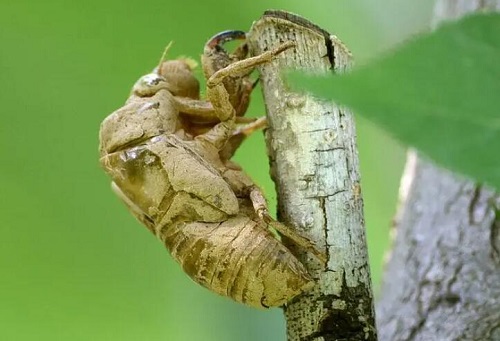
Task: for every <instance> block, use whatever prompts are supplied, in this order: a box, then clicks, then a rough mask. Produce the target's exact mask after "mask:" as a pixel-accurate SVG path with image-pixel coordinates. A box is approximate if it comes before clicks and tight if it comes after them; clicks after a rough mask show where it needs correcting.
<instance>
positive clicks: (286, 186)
mask: <svg viewBox="0 0 500 341" xmlns="http://www.w3.org/2000/svg"><path fill="white" fill-rule="evenodd" d="M289 40H291V41H295V42H296V43H297V48H296V49H294V50H289V51H286V52H285V53H283V54H282V55H280V57H279V58H278V59H277V60H276V61H274V62H272V63H269V64H266V65H264V66H262V68H261V69H260V77H261V81H262V87H263V92H264V98H265V103H266V109H267V114H268V120H269V129H268V131H267V135H266V139H267V145H268V152H269V156H270V161H271V172H272V177H273V179H274V181H275V183H276V188H277V192H278V202H279V204H278V206H279V207H278V210H279V218H280V220H281V221H283V222H285V223H287V224H289V225H291V226H294V227H296V228H297V230H299V231H300V232H302V233H303V234H305V235H307V236H308V237H310V238H311V239H312V240H314V241H315V242H316V244H317V245H318V247H320V248H322V249H324V250H326V251H327V253H328V264H327V265H326V266H323V265H321V264H320V263H319V262H318V261H317V260H316V259H315V258H313V257H312V256H311V255H309V254H305V253H304V252H303V250H296V249H295V250H294V252H295V253H296V254H298V256H299V257H300V259H301V260H302V261H303V262H304V264H306V266H307V267H308V269H309V271H310V272H311V274H312V275H313V276H314V278H315V279H317V285H316V286H315V287H314V288H313V289H312V291H310V292H307V293H305V294H304V295H301V296H299V297H298V298H297V299H295V300H294V301H292V302H290V303H289V304H288V305H287V306H286V307H285V315H286V319H287V334H288V340H289V341H295V340H376V338H377V336H376V331H375V326H374V309H373V299H372V297H373V296H372V290H371V282H370V274H369V267H368V256H367V248H366V241H365V229H364V219H363V201H362V198H361V190H360V177H359V165H358V153H357V148H356V132H355V126H354V120H353V115H352V113H351V112H350V111H348V110H347V109H346V108H342V107H339V106H337V105H335V104H333V103H327V102H321V101H319V100H318V99H315V98H313V97H311V96H310V95H308V94H305V93H297V92H292V91H290V90H289V89H288V88H287V87H286V85H285V84H284V83H283V78H282V77H281V75H280V71H283V70H284V69H285V68H287V67H292V68H301V69H307V70H309V71H314V72H323V73H326V72H332V71H334V72H343V71H344V70H345V69H347V68H349V66H350V63H351V55H350V53H349V51H348V50H347V49H346V48H345V46H344V45H342V43H341V42H340V41H339V40H338V39H337V38H336V37H334V36H329V35H328V33H327V32H325V31H323V30H321V29H320V28H318V27H316V26H314V25H313V24H311V23H309V22H307V21H305V20H304V19H302V18H297V17H295V16H293V15H286V14H284V13H283V12H280V13H267V14H265V15H264V16H263V17H262V18H261V19H260V20H258V21H257V22H255V23H254V25H253V27H252V29H251V31H250V35H249V39H248V41H249V44H250V48H251V51H252V53H253V54H255V55H256V54H259V53H261V52H263V51H266V50H269V49H270V48H272V47H274V46H277V45H278V44H279V43H280V42H284V41H289ZM285 242H286V241H285ZM288 246H290V248H292V249H293V245H290V244H288Z"/></svg>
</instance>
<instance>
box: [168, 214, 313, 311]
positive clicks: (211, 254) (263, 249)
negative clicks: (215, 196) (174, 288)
mask: <svg viewBox="0 0 500 341" xmlns="http://www.w3.org/2000/svg"><path fill="white" fill-rule="evenodd" d="M160 238H161V239H162V240H163V242H164V243H165V245H166V247H167V248H168V249H169V250H170V253H171V255H172V257H174V259H175V260H176V261H178V262H179V263H180V265H181V266H182V268H183V269H184V271H185V272H186V273H187V274H188V275H189V276H190V277H191V278H192V279H193V280H194V281H195V282H197V283H199V284H201V285H203V286H204V287H206V288H208V289H210V290H212V291H214V292H216V293H218V294H220V295H223V296H228V297H231V298H232V299H234V300H235V301H237V302H241V303H244V304H247V305H250V306H253V307H260V308H262V307H265V308H267V307H277V306H282V305H283V304H285V303H286V302H288V301H289V300H290V299H291V298H293V297H295V296H296V295H298V294H299V293H301V292H303V291H305V290H307V289H308V288H310V286H312V284H313V282H312V279H311V277H310V276H309V274H308V272H307V270H306V269H305V267H304V265H302V263H300V261H299V260H298V259H297V258H295V257H294V256H293V254H292V253H291V252H290V251H289V250H288V249H287V248H286V247H285V246H284V245H283V244H281V243H280V242H279V241H278V240H277V239H275V238H274V236H273V235H272V234H271V233H270V232H269V231H268V230H267V228H266V226H264V225H263V224H261V223H258V222H256V221H254V220H251V219H250V218H249V217H247V216H243V215H239V216H236V217H233V218H230V219H228V220H226V221H224V222H221V223H205V222H186V223H177V224H175V225H174V226H167V227H165V228H164V229H163V230H162V231H161V233H160Z"/></svg>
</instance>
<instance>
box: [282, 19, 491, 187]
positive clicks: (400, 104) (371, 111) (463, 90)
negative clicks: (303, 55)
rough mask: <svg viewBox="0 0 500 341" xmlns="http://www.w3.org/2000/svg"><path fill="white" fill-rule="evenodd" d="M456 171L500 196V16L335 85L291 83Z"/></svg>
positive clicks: (301, 78) (465, 22) (452, 30)
mask: <svg viewBox="0 0 500 341" xmlns="http://www.w3.org/2000/svg"><path fill="white" fill-rule="evenodd" d="M291 76H292V77H291V78H292V80H294V81H295V83H299V84H301V86H305V87H306V88H307V89H309V90H311V91H312V92H314V93H316V94H318V95H320V96H322V97H325V98H330V99H333V100H335V101H336V102H338V103H341V104H344V105H347V106H349V107H351V108H352V109H354V111H355V112H356V113H357V114H359V115H363V116H365V117H366V118H368V119H370V120H372V121H374V122H376V123H378V124H380V125H381V126H383V127H384V128H385V129H386V130H387V131H389V132H390V133H392V134H393V135H394V136H396V137H397V138H398V139H400V140H401V141H403V142H405V143H407V144H409V145H411V146H414V147H416V148H417V149H419V150H420V151H421V152H422V153H423V154H425V155H427V156H429V157H431V158H432V159H434V160H435V161H436V162H438V163H439V164H441V165H443V166H446V167H448V168H450V169H452V170H456V171H459V172H462V173H464V174H467V175H469V176H471V177H473V178H475V179H477V180H479V181H485V182H488V183H490V184H491V185H493V186H496V188H500V109H499V108H500V15H499V14H482V15H475V16H470V17H466V18H464V19H462V20H460V21H457V22H453V23H449V24H446V25H444V26H442V27H440V28H439V29H437V30H436V31H434V32H433V33H430V34H427V35H423V36H420V37H417V38H416V39H414V40H413V41H410V42H408V43H406V44H404V45H403V46H401V47H400V48H399V49H397V50H396V51H394V52H393V53H391V54H389V55H386V56H385V57H383V58H381V59H379V60H377V61H374V62H373V63H371V64H369V65H366V66H364V67H360V68H358V69H355V70H353V72H352V73H350V74H347V75H342V76H334V77H315V78H313V76H306V75H297V74H293V75H291Z"/></svg>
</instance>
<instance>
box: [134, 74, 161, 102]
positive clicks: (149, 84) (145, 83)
mask: <svg viewBox="0 0 500 341" xmlns="http://www.w3.org/2000/svg"><path fill="white" fill-rule="evenodd" d="M161 89H167V90H168V83H167V81H166V79H165V78H163V77H162V76H160V75H158V74H156V73H149V74H147V75H144V76H142V77H141V78H139V80H138V81H137V82H136V83H135V84H134V87H133V88H132V92H133V93H134V94H136V95H137V96H140V97H150V96H153V95H154V94H156V93H157V92H158V91H160V90H161Z"/></svg>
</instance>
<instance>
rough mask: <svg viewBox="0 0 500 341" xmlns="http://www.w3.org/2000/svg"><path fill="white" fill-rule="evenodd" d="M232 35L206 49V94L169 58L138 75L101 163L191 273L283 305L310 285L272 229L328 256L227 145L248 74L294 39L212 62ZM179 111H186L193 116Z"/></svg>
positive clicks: (255, 302) (109, 127) (216, 286)
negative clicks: (276, 212) (270, 202)
mask: <svg viewBox="0 0 500 341" xmlns="http://www.w3.org/2000/svg"><path fill="white" fill-rule="evenodd" d="M231 32H233V33H231ZM234 32H238V31H229V32H223V33H221V34H219V35H216V36H215V37H214V38H212V39H211V40H210V41H209V42H208V43H207V45H206V47H205V51H204V55H203V57H202V64H203V69H204V72H205V77H206V78H207V94H206V95H207V101H201V100H199V99H198V94H197V93H196V92H195V91H192V89H190V87H189V86H187V85H189V84H194V83H193V82H191V81H186V80H184V81H183V82H180V81H179V80H178V78H176V76H175V73H172V74H170V73H169V72H168V71H166V70H168V69H169V68H165V65H168V64H165V63H168V61H167V62H163V63H162V64H161V65H160V67H159V68H158V69H157V70H156V71H155V73H153V74H150V75H146V76H144V77H142V78H141V79H140V80H139V81H138V83H136V85H135V86H134V91H133V95H132V96H131V97H130V99H129V100H128V101H127V103H126V105H125V106H124V107H123V108H121V109H119V110H117V111H115V112H114V113H112V114H111V115H110V116H108V117H107V118H106V119H105V120H104V122H103V123H102V125H101V132H100V153H101V164H102V166H103V167H104V169H105V170H106V172H107V173H108V174H109V175H110V176H111V178H112V180H113V189H114V190H115V192H116V193H117V194H118V196H119V197H120V198H121V199H122V200H123V201H124V202H125V203H126V204H127V206H128V207H129V209H130V210H131V212H132V213H133V214H134V215H135V216H136V217H137V218H138V219H139V220H140V221H141V222H142V223H144V225H146V227H148V229H149V230H150V231H151V232H153V233H154V234H155V235H156V236H157V237H158V238H159V239H161V240H162V241H163V242H164V244H165V245H166V247H167V248H168V250H169V251H170V253H171V255H172V257H174V259H175V260H176V261H178V262H179V263H180V264H181V266H182V267H183V269H184V271H185V272H186V273H187V274H188V275H189V276H190V277H191V278H192V279H193V280H195V281H196V282H198V283H199V284H201V285H203V286H205V287H207V288H209V289H211V290H212V291H214V292H216V293H218V294H221V295H224V296H228V297H231V298H233V299H234V300H236V301H238V302H242V303H245V304H248V305H251V306H254V307H271V306H281V305H283V304H285V303H286V302H287V301H289V300H290V299H291V298H293V297H294V296H296V295H297V294H299V293H300V292H302V291H304V290H306V289H307V288H309V287H310V286H312V284H313V283H312V279H311V278H310V276H309V274H308V272H307V271H306V269H305V268H304V266H303V265H302V263H300V261H299V260H297V258H296V257H295V256H294V255H293V254H292V253H291V252H290V251H289V250H288V249H287V248H286V247H285V246H284V245H283V244H281V242H280V241H278V240H277V239H276V238H275V237H274V236H273V234H272V233H271V232H270V231H269V227H274V228H276V229H277V230H278V231H279V232H280V233H282V234H285V235H286V236H287V237H289V238H290V239H291V240H293V241H294V242H296V243H297V244H299V245H300V246H303V247H306V248H308V250H310V251H311V252H313V253H314V254H315V255H316V256H317V257H318V258H320V259H321V260H323V261H324V257H323V255H322V254H321V253H319V252H318V251H316V249H315V248H314V246H313V245H312V243H311V242H310V241H309V240H308V239H306V238H304V237H302V236H300V235H298V234H296V233H295V232H293V230H292V229H290V228H288V227H286V226H284V225H283V224H280V223H278V222H276V221H274V220H273V219H272V218H271V217H270V216H269V213H268V210H267V205H266V202H265V199H264V197H263V195H262V193H261V191H260V189H259V188H258V187H257V186H256V185H255V184H254V183H253V182H252V181H251V180H250V179H249V178H248V176H246V174H244V173H243V172H242V171H241V169H239V167H237V166H235V165H234V164H233V163H230V162H229V160H228V159H227V157H226V155H232V153H233V152H234V148H236V147H237V144H236V145H234V146H231V145H230V146H231V149H230V150H228V151H227V152H222V151H223V149H224V147H225V146H226V145H227V142H228V141H229V140H230V139H231V137H232V136H233V135H234V132H235V124H236V120H237V116H236V114H237V113H238V114H240V115H242V114H243V113H244V110H246V106H247V105H248V98H246V99H245V98H241V96H240V97H238V96H239V95H241V92H243V93H246V95H247V96H248V95H249V93H250V91H251V86H250V85H248V84H245V82H246V80H249V78H248V74H249V72H250V71H251V70H252V69H253V68H254V67H255V66H257V65H259V64H262V63H266V62H269V61H271V60H272V58H274V57H275V56H276V55H278V54H280V53H282V52H283V51H285V50H286V49H289V48H291V47H293V46H294V44H293V43H291V42H288V43H284V44H282V45H280V46H278V47H277V48H276V49H273V50H271V51H267V52H265V53H263V54H261V55H259V56H256V57H252V58H246V59H244V57H245V55H243V54H241V55H239V56H237V57H236V59H235V60H226V61H225V62H224V61H222V62H221V64H217V63H214V61H217V60H218V58H220V55H217V54H219V53H220V51H219V49H220V48H221V47H220V46H219V44H220V43H221V42H224V41H227V40H230V39H232V36H236V37H238V34H237V33H234ZM214 54H215V55H214ZM182 62H183V63H184V61H182ZM186 65H187V63H186ZM188 67H189V66H188ZM186 70H188V69H186ZM189 70H190V69H189ZM193 78H194V77H193ZM186 79H189V77H188V78H186ZM243 80H245V82H244V81H243ZM235 89H236V90H235ZM238 89H239V90H238ZM238 94H239V95H238ZM235 108H238V109H235ZM242 108H244V109H242ZM238 110H239V111H238ZM241 111H243V112H241ZM181 113H183V114H188V115H189V117H188V118H187V120H188V121H187V123H186V122H185V120H186V118H184V119H181V118H180V115H181ZM214 118H216V119H217V120H218V122H219V123H216V124H215V120H214ZM197 119H200V120H199V121H197ZM198 122H200V124H201V125H205V123H207V124H208V126H205V130H206V129H208V130H207V131H205V132H202V133H200V132H199V131H198V130H195V129H194V128H193V127H192V125H191V124H195V125H196V123H198ZM202 123H203V124H202ZM210 124H211V125H210ZM198 127H199V126H197V128H198Z"/></svg>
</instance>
